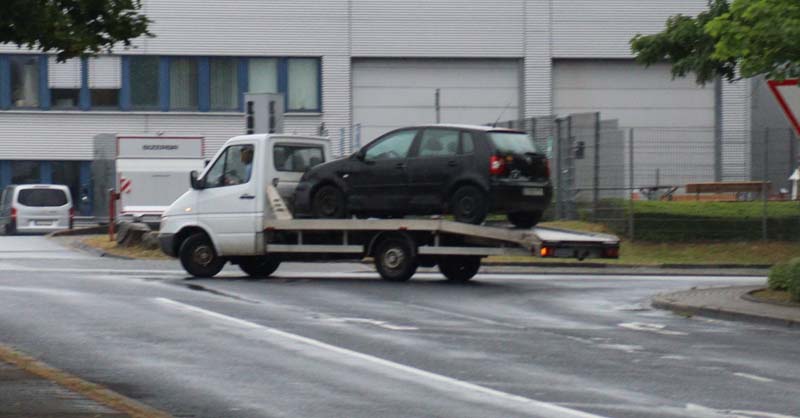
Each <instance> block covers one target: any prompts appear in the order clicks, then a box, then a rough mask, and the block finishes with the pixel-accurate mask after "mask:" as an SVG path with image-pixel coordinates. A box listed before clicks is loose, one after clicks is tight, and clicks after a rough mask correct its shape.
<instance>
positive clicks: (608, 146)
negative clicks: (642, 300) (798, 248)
mask: <svg viewBox="0 0 800 418" xmlns="http://www.w3.org/2000/svg"><path fill="white" fill-rule="evenodd" d="M496 125H497V126H502V127H508V128H515V129H520V130H524V131H527V132H528V133H529V134H530V135H531V137H532V138H533V139H534V141H535V142H536V144H537V146H538V147H539V149H541V150H543V152H546V153H547V155H548V157H549V158H550V161H551V167H552V180H553V185H554V189H555V197H554V202H553V205H552V209H551V210H550V211H549V213H547V214H546V219H550V220H587V221H593V222H599V223H604V224H606V225H608V226H609V227H610V228H611V229H612V230H613V231H614V232H616V233H618V234H621V235H623V236H626V237H627V238H629V239H642V240H650V241H682V240H692V241H697V240H741V239H744V240H751V239H779V240H798V239H800V202H798V201H796V200H792V187H793V182H792V181H791V180H790V176H791V175H792V174H793V173H794V171H795V169H796V168H797V166H798V158H797V152H798V151H800V147H798V145H797V138H795V135H794V133H793V132H792V131H791V130H789V129H783V128H781V129H761V130H754V131H748V132H724V133H723V132H720V131H719V130H716V129H713V128H711V129H706V128H624V127H620V126H619V125H618V123H617V121H616V120H603V119H602V117H601V115H600V114H599V113H586V114H573V115H570V116H567V117H562V118H556V117H552V116H551V117H538V118H531V119H525V120H515V121H505V122H502V123H497V124H496ZM698 183H713V184H715V185H716V186H715V187H718V188H719V190H713V191H710V192H704V193H691V185H693V184H698ZM687 186H689V187H690V189H687ZM687 190H688V191H687ZM795 197H796V196H795Z"/></svg>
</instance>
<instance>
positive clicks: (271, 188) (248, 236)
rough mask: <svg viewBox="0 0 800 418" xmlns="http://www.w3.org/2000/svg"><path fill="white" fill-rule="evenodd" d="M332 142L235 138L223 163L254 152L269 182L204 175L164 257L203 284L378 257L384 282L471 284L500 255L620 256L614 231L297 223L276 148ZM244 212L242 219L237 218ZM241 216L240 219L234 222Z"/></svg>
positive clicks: (187, 197) (412, 222)
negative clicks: (222, 180) (233, 267)
mask: <svg viewBox="0 0 800 418" xmlns="http://www.w3.org/2000/svg"><path fill="white" fill-rule="evenodd" d="M322 141H324V139H322V138H314V137H297V136H288V135H248V136H242V137H235V138H232V139H231V140H229V141H228V142H227V143H226V146H225V147H223V149H221V150H220V152H219V153H218V154H217V156H216V157H215V160H219V159H220V158H225V154H226V149H228V148H230V147H236V146H239V147H241V146H243V145H244V146H253V147H254V148H255V155H254V159H253V164H254V165H253V167H254V168H253V171H252V172H253V173H263V175H255V174H254V175H253V178H252V179H250V181H248V182H247V184H239V185H236V186H232V187H216V188H212V187H209V186H208V184H207V183H205V182H204V181H202V180H198V178H199V179H203V178H204V176H207V175H208V173H209V172H210V171H211V170H213V166H214V164H215V163H212V164H210V165H209V167H208V168H207V169H206V172H205V173H203V175H202V176H198V175H197V173H194V174H193V175H192V178H191V182H192V190H190V191H188V192H187V193H186V194H184V195H183V196H181V197H180V198H179V199H178V200H176V201H175V203H173V205H172V206H170V208H168V209H167V211H165V213H164V216H163V218H162V221H161V229H160V232H159V240H160V243H161V248H162V250H163V251H164V252H165V253H166V254H168V255H171V256H175V257H178V258H180V260H181V264H182V265H183V267H184V269H185V270H186V271H187V272H188V273H189V274H192V275H194V276H199V277H211V276H214V275H215V274H217V273H218V272H219V271H220V270H221V269H222V267H223V266H224V264H225V263H226V262H228V261H230V262H232V263H234V264H237V265H239V266H240V268H241V269H242V270H243V271H244V272H245V273H247V274H248V275H249V276H252V277H268V276H270V275H271V274H272V273H273V272H274V271H275V270H276V269H277V268H278V266H279V265H280V263H281V262H283V261H301V262H319V261H329V260H348V259H351V260H362V259H365V258H372V259H373V260H374V263H375V266H376V269H377V271H378V273H379V274H380V276H381V277H382V278H383V279H385V280H389V281H406V280H408V279H410V278H411V277H412V276H413V275H414V273H415V272H416V270H417V268H418V267H420V266H422V267H434V266H438V267H439V271H441V273H442V274H443V275H444V276H445V277H446V278H447V279H448V280H450V281H455V282H464V281H468V280H470V279H471V278H472V277H473V276H475V274H477V272H478V270H479V268H480V265H481V260H482V259H483V258H485V257H489V256H498V255H505V256H510V255H525V256H530V255H533V256H538V257H545V258H576V259H579V260H583V259H586V258H618V257H619V238H617V237H616V236H613V235H609V234H598V233H588V232H576V231H568V230H561V229H551V228H543V227H536V228H533V229H513V228H511V227H505V226H492V225H486V226H484V225H471V224H465V223H460V222H454V221H449V220H446V219H444V218H442V217H436V218H425V219H419V218H415V219H411V218H409V219H295V218H294V217H293V216H292V214H291V211H290V210H289V208H288V207H287V205H286V203H285V201H284V199H283V197H282V196H281V193H280V192H279V190H278V189H279V187H276V186H277V185H278V184H279V183H280V182H281V178H280V176H281V172H280V171H279V170H278V171H276V170H274V167H273V166H272V164H271V162H272V161H273V160H274V159H273V150H274V148H275V147H276V146H278V147H286V146H287V144H297V143H299V144H306V145H308V146H314V144H318V145H319V146H327V145H326V144H325V143H323V142H322ZM233 149H234V148H231V152H233ZM270 179H272V180H271V181H270ZM248 185H249V186H248ZM235 188H239V189H241V190H238V189H235ZM215 189H217V190H216V192H219V190H220V189H231V190H228V191H227V192H226V193H224V197H225V199H228V200H223V201H221V202H222V203H218V202H217V200H218V199H217V198H216V197H215V196H212V195H211V193H213V192H215ZM234 189H235V190H234ZM256 190H261V191H263V192H261V193H256ZM204 193H205V195H204ZM239 193H242V194H241V195H240V196H239V198H240V199H242V200H243V201H246V202H247V203H248V204H249V203H252V209H250V210H239V209H241V208H238V209H237V208H231V207H230V205H231V204H232V203H231V200H230V199H231V197H232V196H235V195H238V194H239ZM221 197H223V196H221ZM234 203H235V202H234ZM226 207H227V209H226ZM235 210H238V212H236V213H232V212H233V211H235ZM231 214H233V215H237V214H238V216H227V217H226V215H231ZM222 218H224V219H222Z"/></svg>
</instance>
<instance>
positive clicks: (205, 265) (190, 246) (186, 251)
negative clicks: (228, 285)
mask: <svg viewBox="0 0 800 418" xmlns="http://www.w3.org/2000/svg"><path fill="white" fill-rule="evenodd" d="M178 258H180V260H181V265H182V266H183V268H184V270H186V271H187V272H188V273H189V274H191V275H192V276H195V277H214V275H216V274H217V273H219V272H220V270H222V267H224V266H225V259H223V258H221V257H219V256H218V255H217V251H216V250H215V249H214V244H212V243H211V240H210V239H209V238H208V237H207V236H206V235H205V234H194V235H191V236H189V238H186V240H184V241H183V243H181V248H180V250H179V251H178Z"/></svg>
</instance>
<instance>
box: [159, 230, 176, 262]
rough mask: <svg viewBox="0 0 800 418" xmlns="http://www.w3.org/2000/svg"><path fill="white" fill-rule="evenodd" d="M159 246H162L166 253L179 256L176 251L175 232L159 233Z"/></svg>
mask: <svg viewBox="0 0 800 418" xmlns="http://www.w3.org/2000/svg"><path fill="white" fill-rule="evenodd" d="M158 246H159V247H161V251H162V252H163V253H164V254H166V255H168V256H170V257H177V254H176V253H175V234H170V233H159V234H158Z"/></svg>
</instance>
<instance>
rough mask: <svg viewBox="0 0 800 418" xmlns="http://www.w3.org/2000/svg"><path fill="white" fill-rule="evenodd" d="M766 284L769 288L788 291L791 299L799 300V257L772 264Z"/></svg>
mask: <svg viewBox="0 0 800 418" xmlns="http://www.w3.org/2000/svg"><path fill="white" fill-rule="evenodd" d="M767 285H768V286H769V288H770V289H771V290H778V291H788V292H789V294H790V295H791V296H792V300H794V301H798V302H800V258H795V259H792V260H791V261H789V262H788V263H780V264H776V265H774V266H773V267H772V268H771V269H770V271H769V277H768V278H767Z"/></svg>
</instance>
